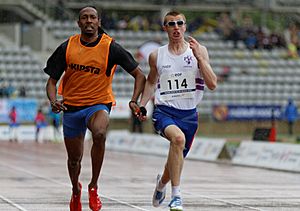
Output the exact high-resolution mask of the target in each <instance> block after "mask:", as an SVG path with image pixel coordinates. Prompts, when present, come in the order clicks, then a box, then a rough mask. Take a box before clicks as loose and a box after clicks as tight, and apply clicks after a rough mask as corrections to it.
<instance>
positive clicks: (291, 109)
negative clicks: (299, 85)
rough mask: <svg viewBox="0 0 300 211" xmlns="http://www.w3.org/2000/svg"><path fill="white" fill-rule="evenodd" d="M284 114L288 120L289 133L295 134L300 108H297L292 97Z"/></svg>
mask: <svg viewBox="0 0 300 211" xmlns="http://www.w3.org/2000/svg"><path fill="white" fill-rule="evenodd" d="M284 114H285V118H286V120H287V122H288V131H289V135H293V127H294V123H295V122H296V121H297V119H298V109H297V106H296V105H295V103H294V101H293V99H292V98H290V99H289V100H288V104H287V105H286V107H285V113H284Z"/></svg>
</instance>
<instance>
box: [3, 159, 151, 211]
mask: <svg viewBox="0 0 300 211" xmlns="http://www.w3.org/2000/svg"><path fill="white" fill-rule="evenodd" d="M0 165H2V166H4V167H6V168H11V169H14V170H16V171H21V172H24V173H26V174H29V175H31V176H34V177H37V178H40V179H43V180H46V181H49V182H53V183H55V184H58V185H63V186H67V187H71V185H70V184H67V183H62V182H58V181H56V180H54V179H51V178H48V177H45V176H41V175H38V174H35V173H32V172H30V171H28V170H26V169H23V168H20V167H17V166H9V165H6V164H4V163H2V162H0ZM83 191H85V192H86V193H87V192H88V191H87V190H86V189H83ZM99 195H100V197H103V198H106V199H109V200H111V201H115V202H117V203H120V204H123V205H126V206H128V207H132V208H135V209H137V210H141V211H150V210H147V209H144V208H142V207H138V206H135V205H133V204H130V203H128V202H125V201H121V200H118V199H115V198H112V197H109V196H106V195H103V194H99ZM21 210H22V211H27V210H25V209H23V208H22V209H21Z"/></svg>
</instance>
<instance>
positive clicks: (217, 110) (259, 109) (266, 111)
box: [213, 105, 282, 121]
mask: <svg viewBox="0 0 300 211" xmlns="http://www.w3.org/2000/svg"><path fill="white" fill-rule="evenodd" d="M213 117H214V119H216V120H220V121H224V120H271V119H272V118H274V119H281V118H282V107H281V106H280V105H215V106H214V107H213Z"/></svg>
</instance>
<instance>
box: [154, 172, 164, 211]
mask: <svg viewBox="0 0 300 211" xmlns="http://www.w3.org/2000/svg"><path fill="white" fill-rule="evenodd" d="M160 178H161V175H160V174H158V175H157V178H156V187H155V190H154V194H153V198H152V205H153V207H159V206H160V205H161V204H162V203H163V201H164V199H165V198H166V188H164V190H163V191H158V190H157V188H158V184H159V181H160Z"/></svg>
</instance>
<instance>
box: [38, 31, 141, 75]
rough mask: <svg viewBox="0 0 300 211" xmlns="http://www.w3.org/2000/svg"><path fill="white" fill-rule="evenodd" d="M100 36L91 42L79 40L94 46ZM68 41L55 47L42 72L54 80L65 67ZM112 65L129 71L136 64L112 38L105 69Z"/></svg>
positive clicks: (109, 69)
mask: <svg viewBox="0 0 300 211" xmlns="http://www.w3.org/2000/svg"><path fill="white" fill-rule="evenodd" d="M101 37H102V36H101V35H100V36H99V37H98V39H97V40H96V41H95V42H92V43H84V41H82V40H80V41H81V43H82V44H83V45H85V46H87V47H94V46H96V45H97V44H98V43H99V41H100V39H101ZM68 42H69V40H67V41H65V42H63V43H62V44H61V45H60V46H58V47H57V49H56V50H55V51H54V53H53V54H52V55H51V56H50V57H49V59H48V61H47V65H46V67H45V68H44V72H45V73H47V74H48V75H49V76H50V77H51V78H53V79H55V80H59V79H60V77H61V75H62V74H63V72H64V71H65V69H66V67H67V62H66V51H67V46H68ZM114 65H120V66H121V67H122V68H123V69H124V70H125V71H127V72H128V73H130V72H131V71H133V70H134V69H135V68H136V67H137V66H138V63H137V62H136V61H135V60H134V58H133V57H132V55H131V54H130V53H129V52H128V51H127V50H125V49H124V48H123V47H122V46H121V45H119V44H118V43H116V42H115V41H114V40H113V41H112V42H111V44H110V47H109V56H108V65H107V70H106V71H111V69H112V67H113V66H114Z"/></svg>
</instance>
